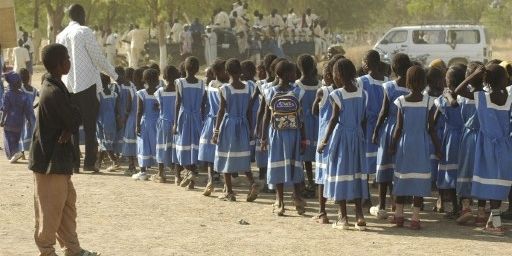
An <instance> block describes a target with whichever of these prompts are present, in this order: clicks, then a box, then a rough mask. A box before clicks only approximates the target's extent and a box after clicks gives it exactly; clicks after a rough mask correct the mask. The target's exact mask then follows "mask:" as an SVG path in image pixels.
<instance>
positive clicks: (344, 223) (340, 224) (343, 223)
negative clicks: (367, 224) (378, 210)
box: [332, 216, 357, 230]
mask: <svg viewBox="0 0 512 256" xmlns="http://www.w3.org/2000/svg"><path fill="white" fill-rule="evenodd" d="M348 225H349V224H348V220H347V219H346V218H341V216H339V217H338V220H337V221H336V222H334V223H333V224H332V228H334V229H340V230H348V229H349V227H348ZM356 225H357V224H356Z"/></svg>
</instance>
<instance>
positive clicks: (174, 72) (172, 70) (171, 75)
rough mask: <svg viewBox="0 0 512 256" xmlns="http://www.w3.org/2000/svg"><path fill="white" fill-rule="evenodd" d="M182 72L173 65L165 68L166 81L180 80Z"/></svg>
mask: <svg viewBox="0 0 512 256" xmlns="http://www.w3.org/2000/svg"><path fill="white" fill-rule="evenodd" d="M180 76H181V74H180V71H179V70H178V69H177V68H176V67H175V66H172V65H169V66H167V67H165V69H164V79H165V80H167V81H171V80H175V79H178V78H180Z"/></svg>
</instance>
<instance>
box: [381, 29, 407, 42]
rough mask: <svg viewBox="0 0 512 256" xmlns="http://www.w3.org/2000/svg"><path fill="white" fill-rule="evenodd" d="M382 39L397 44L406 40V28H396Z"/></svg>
mask: <svg viewBox="0 0 512 256" xmlns="http://www.w3.org/2000/svg"><path fill="white" fill-rule="evenodd" d="M382 41H386V42H387V43H388V44H399V43H403V42H405V41H407V31H406V30H396V31H391V32H389V33H388V34H387V35H386V37H384V39H382Z"/></svg>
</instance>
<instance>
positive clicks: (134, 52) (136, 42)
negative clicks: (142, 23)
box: [126, 25, 148, 68]
mask: <svg viewBox="0 0 512 256" xmlns="http://www.w3.org/2000/svg"><path fill="white" fill-rule="evenodd" d="M147 36H148V34H147V33H146V31H145V30H142V29H139V26H138V25H135V29H133V30H132V31H130V32H128V34H127V35H126V37H127V39H128V40H129V41H130V64H129V65H130V67H132V68H138V67H139V60H140V57H141V56H142V51H144V44H145V43H146V39H147Z"/></svg>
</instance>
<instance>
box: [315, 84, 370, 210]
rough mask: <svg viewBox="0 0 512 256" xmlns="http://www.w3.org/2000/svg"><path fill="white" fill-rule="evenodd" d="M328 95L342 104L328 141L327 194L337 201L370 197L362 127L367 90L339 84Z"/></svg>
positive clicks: (325, 194)
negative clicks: (351, 90) (341, 86)
mask: <svg viewBox="0 0 512 256" xmlns="http://www.w3.org/2000/svg"><path fill="white" fill-rule="evenodd" d="M329 98H330V101H331V102H332V104H336V105H337V106H338V107H339V108H340V114H339V118H338V120H337V121H338V122H337V124H336V127H335V128H334V131H333V133H332V136H331V142H330V145H329V153H328V154H329V157H328V160H327V180H326V183H325V188H324V196H325V197H326V198H329V199H332V200H335V201H340V200H352V199H358V198H368V174H366V173H365V165H366V155H365V140H364V130H363V127H362V122H363V120H364V115H365V105H366V95H365V92H364V90H363V88H361V87H358V88H357V91H355V92H347V91H346V90H345V89H344V88H339V89H336V90H334V91H333V92H331V94H330V96H329Z"/></svg>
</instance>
